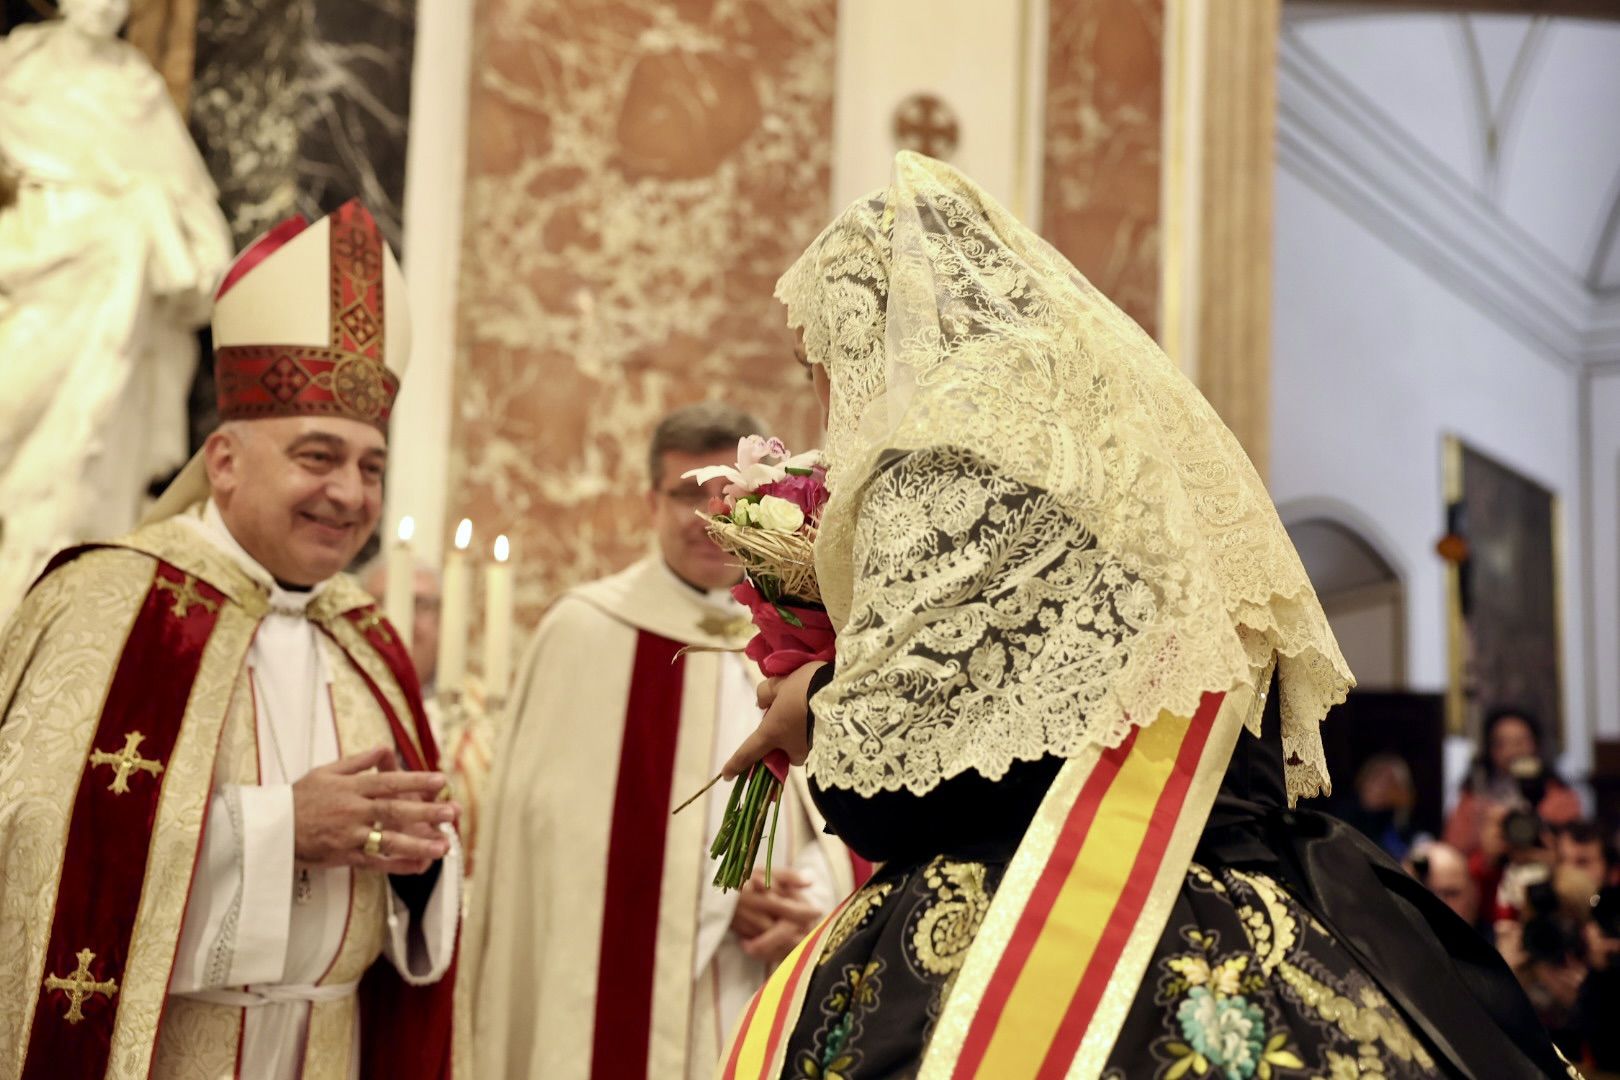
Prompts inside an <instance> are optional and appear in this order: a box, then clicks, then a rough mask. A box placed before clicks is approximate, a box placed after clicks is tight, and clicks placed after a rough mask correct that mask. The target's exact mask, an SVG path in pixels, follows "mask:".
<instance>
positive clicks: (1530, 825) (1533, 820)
mask: <svg viewBox="0 0 1620 1080" xmlns="http://www.w3.org/2000/svg"><path fill="white" fill-rule="evenodd" d="M1482 741H1483V743H1484V746H1483V748H1482V750H1481V752H1480V755H1479V757H1478V758H1476V759H1475V761H1474V767H1473V768H1472V769H1471V770H1470V771H1469V774H1468V778H1467V779H1466V780H1464V781H1463V787H1462V793H1461V794H1460V795H1459V796H1458V799H1457V805H1456V808H1455V809H1453V810H1452V812H1451V816H1450V817H1449V818H1447V819H1446V827H1445V835H1444V837H1443V839H1444V840H1445V842H1446V843H1448V844H1450V845H1451V846H1452V847H1454V848H1456V849H1457V850H1458V851H1460V852H1462V853H1463V854H1464V855H1466V856H1468V857H1469V859H1470V862H1471V863H1475V862H1477V861H1478V860H1476V858H1475V857H1476V856H1477V855H1479V854H1480V853H1481V851H1482V849H1488V850H1484V854H1485V856H1486V857H1487V859H1488V860H1490V861H1495V862H1499V861H1501V860H1502V858H1503V857H1504V856H1505V855H1507V854H1508V853H1509V852H1510V851H1511V850H1513V849H1515V848H1530V847H1536V846H1538V845H1539V844H1540V840H1541V833H1542V829H1543V827H1548V826H1550V827H1554V828H1556V827H1559V826H1562V825H1567V824H1569V823H1570V822H1572V821H1575V820H1576V819H1578V818H1579V817H1580V816H1581V800H1580V798H1579V797H1578V796H1577V795H1576V794H1575V792H1574V791H1573V790H1572V789H1571V788H1570V786H1569V785H1568V784H1566V783H1564V781H1563V780H1562V779H1560V778H1559V776H1558V774H1557V773H1555V772H1554V771H1553V770H1552V768H1551V767H1550V766H1549V765H1548V764H1547V762H1546V760H1545V759H1544V758H1543V757H1542V753H1541V735H1540V732H1539V730H1538V729H1537V727H1536V721H1535V717H1534V716H1533V715H1532V714H1531V713H1530V712H1529V711H1528V710H1526V709H1519V708H1499V709H1493V710H1492V711H1491V712H1490V713H1489V714H1488V715H1487V716H1486V717H1485V730H1484V732H1483V736H1482ZM1493 811H1494V812H1493ZM1493 826H1499V827H1493ZM1475 877H1476V879H1480V878H1481V875H1480V874H1479V873H1478V872H1477V871H1476V874H1475ZM1485 883H1486V882H1485V881H1483V880H1482V884H1485ZM1485 895H1487V896H1488V895H1490V894H1489V892H1488V891H1487V892H1486V893H1485Z"/></svg>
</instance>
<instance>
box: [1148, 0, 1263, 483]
mask: <svg viewBox="0 0 1620 1080" xmlns="http://www.w3.org/2000/svg"><path fill="white" fill-rule="evenodd" d="M1279 19H1280V7H1279V0H1166V10H1165V64H1164V79H1165V86H1164V100H1165V113H1166V115H1165V124H1164V132H1165V147H1164V161H1165V170H1164V180H1165V182H1164V185H1163V196H1162V198H1163V207H1162V220H1163V222H1164V250H1163V258H1162V260H1161V271H1160V272H1161V283H1162V287H1161V289H1160V301H1159V303H1160V312H1159V314H1160V319H1159V325H1160V327H1161V331H1160V337H1161V340H1162V341H1163V343H1164V347H1165V350H1166V351H1167V352H1168V353H1169V354H1170V356H1171V358H1172V359H1174V360H1175V361H1176V363H1178V364H1179V365H1180V366H1181V369H1182V370H1183V371H1184V372H1186V373H1187V375H1188V377H1189V378H1191V379H1192V380H1193V381H1194V382H1195V383H1196V384H1197V385H1198V388H1199V389H1200V390H1201V391H1203V393H1204V396H1205V397H1207V398H1208V399H1209V402H1210V404H1211V405H1213V406H1214V407H1215V411H1216V412H1218V413H1220V415H1221V418H1222V419H1223V420H1225V421H1226V423H1227V426H1229V427H1230V428H1231V429H1232V431H1233V432H1234V433H1235V434H1236V435H1237V437H1238V441H1239V442H1241V443H1242V444H1243V447H1244V449H1245V450H1247V451H1248V453H1249V457H1250V458H1252V459H1253V460H1254V465H1255V468H1256V469H1258V470H1259V471H1260V475H1261V476H1262V477H1263V476H1265V475H1266V469H1267V464H1268V460H1267V459H1268V455H1269V451H1270V442H1271V263H1272V252H1271V227H1272V183H1273V165H1274V160H1275V149H1274V147H1275V137H1276V115H1277V33H1278V24H1279Z"/></svg>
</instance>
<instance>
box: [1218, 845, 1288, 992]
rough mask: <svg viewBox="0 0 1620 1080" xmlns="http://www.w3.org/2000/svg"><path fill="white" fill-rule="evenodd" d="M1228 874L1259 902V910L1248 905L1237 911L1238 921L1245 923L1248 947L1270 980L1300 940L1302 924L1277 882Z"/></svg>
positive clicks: (1236, 871) (1233, 872) (1246, 875)
mask: <svg viewBox="0 0 1620 1080" xmlns="http://www.w3.org/2000/svg"><path fill="white" fill-rule="evenodd" d="M1229 873H1230V874H1231V875H1232V876H1233V877H1234V878H1236V879H1237V880H1239V881H1241V882H1242V883H1243V884H1245V885H1247V886H1248V887H1249V888H1250V889H1251V890H1252V891H1253V892H1254V894H1255V895H1256V896H1258V897H1259V898H1260V904H1261V908H1260V909H1257V908H1255V907H1253V906H1250V905H1247V904H1246V905H1244V906H1242V907H1240V908H1238V918H1240V919H1242V920H1243V930H1244V932H1245V933H1246V934H1248V935H1249V947H1250V948H1252V949H1253V950H1254V952H1255V955H1256V956H1257V957H1259V960H1260V970H1261V971H1262V972H1263V973H1264V974H1265V975H1266V976H1267V977H1268V978H1269V977H1270V976H1271V973H1272V972H1273V971H1275V970H1276V969H1277V965H1278V964H1280V963H1282V961H1283V957H1285V956H1287V955H1288V951H1289V950H1290V949H1292V948H1293V947H1294V943H1295V941H1297V940H1298V938H1299V924H1298V922H1297V921H1296V920H1295V918H1294V916H1293V914H1292V913H1291V912H1290V911H1289V908H1288V905H1287V904H1286V903H1285V902H1284V894H1283V891H1282V890H1281V889H1280V888H1278V886H1277V883H1276V882H1274V881H1272V880H1271V879H1270V878H1267V877H1264V876H1261V875H1254V874H1245V873H1242V872H1241V871H1238V870H1232V871H1229ZM1262 909H1263V910H1262Z"/></svg>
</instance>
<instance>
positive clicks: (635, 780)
mask: <svg viewBox="0 0 1620 1080" xmlns="http://www.w3.org/2000/svg"><path fill="white" fill-rule="evenodd" d="M681 648H682V645H681V643H680V642H678V641H671V640H669V639H668V638H663V637H659V636H657V635H656V634H651V633H648V632H647V631H645V630H643V631H642V632H641V633H640V635H639V636H638V638H637V640H636V656H635V662H634V665H633V667H632V669H631V676H630V700H629V703H628V704H627V705H626V707H625V717H624V742H623V744H622V746H621V748H620V751H619V771H618V781H617V785H616V787H615V789H614V796H613V831H612V833H611V834H610V839H609V841H608V857H607V859H608V861H607V885H606V891H605V905H604V908H603V912H602V946H601V951H600V953H599V954H598V961H597V969H596V1023H595V1029H594V1032H593V1035H592V1041H591V1078H592V1080H636V1078H637V1077H646V1076H647V1066H648V1061H647V1056H648V1047H649V1044H650V1041H651V1038H652V1006H653V975H654V963H655V960H656V958H657V952H658V948H657V946H658V907H659V899H660V897H661V896H662V894H663V877H664V845H665V841H666V839H667V830H668V825H669V811H670V792H671V790H672V789H673V787H674V783H675V749H676V745H677V743H678V741H679V737H680V723H681V695H682V689H683V686H684V682H685V673H686V661H685V659H684V658H682V657H681V655H680V651H681Z"/></svg>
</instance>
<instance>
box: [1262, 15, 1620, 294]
mask: <svg viewBox="0 0 1620 1080" xmlns="http://www.w3.org/2000/svg"><path fill="white" fill-rule="evenodd" d="M1285 17H1286V19H1287V22H1288V24H1289V28H1290V31H1291V32H1292V33H1293V34H1295V35H1297V37H1298V38H1299V39H1300V40H1302V41H1303V43H1304V44H1305V45H1306V46H1307V47H1308V48H1309V49H1310V52H1311V53H1312V54H1314V55H1315V56H1317V57H1319V58H1320V59H1321V61H1322V62H1323V63H1324V64H1325V65H1327V66H1328V67H1329V68H1331V69H1332V70H1333V71H1334V72H1336V73H1337V74H1338V75H1340V76H1342V77H1343V78H1344V79H1345V80H1347V81H1348V82H1350V83H1351V84H1352V85H1353V86H1354V87H1355V88H1356V90H1358V91H1360V93H1361V94H1362V95H1364V96H1365V98H1367V99H1368V100H1369V101H1370V102H1371V103H1372V104H1373V106H1374V107H1375V108H1376V111H1377V113H1378V114H1380V115H1379V119H1381V120H1383V121H1386V122H1387V124H1388V125H1389V127H1390V128H1391V129H1393V131H1394V132H1396V133H1399V134H1401V135H1403V136H1404V137H1405V138H1406V140H1407V141H1409V142H1410V143H1411V144H1413V145H1414V147H1416V148H1418V149H1419V150H1420V151H1421V152H1426V154H1427V155H1428V156H1430V157H1432V159H1433V160H1434V162H1435V163H1436V164H1437V165H1438V166H1439V167H1440V169H1441V170H1442V171H1443V173H1444V174H1450V175H1451V176H1452V177H1453V178H1454V180H1455V181H1456V183H1457V184H1458V185H1460V186H1461V187H1462V188H1463V189H1464V190H1466V191H1467V192H1468V193H1469V194H1470V195H1471V196H1472V197H1474V198H1477V199H1478V200H1479V201H1480V202H1481V203H1483V204H1485V205H1486V206H1488V207H1490V208H1492V209H1493V210H1494V211H1495V212H1497V213H1498V214H1500V215H1501V217H1502V218H1503V219H1505V220H1506V221H1507V222H1509V223H1511V224H1512V225H1513V226H1516V227H1517V228H1518V229H1520V230H1522V231H1523V232H1524V233H1526V234H1527V235H1528V237H1529V238H1530V239H1531V240H1533V242H1534V243H1535V244H1537V245H1538V246H1540V247H1541V248H1543V249H1545V251H1546V252H1547V253H1548V254H1549V255H1550V256H1551V257H1552V259H1553V260H1555V261H1556V262H1557V263H1558V264H1559V265H1560V266H1562V267H1565V268H1567V269H1568V270H1569V272H1570V273H1571V274H1572V275H1573V276H1574V277H1575V278H1577V279H1579V280H1580V281H1582V282H1584V283H1585V285H1586V287H1587V288H1588V289H1590V290H1591V291H1592V293H1593V294H1594V298H1596V297H1608V296H1620V22H1598V21H1587V20H1578V19H1559V18H1547V17H1532V16H1517V15H1467V14H1439V13H1419V12H1414V13H1394V14H1391V13H1387V12H1382V11H1380V12H1374V13H1368V12H1367V10H1366V9H1357V8H1355V7H1353V6H1351V5H1332V6H1328V7H1314V6H1310V5H1300V6H1297V7H1296V6H1292V5H1291V6H1289V7H1288V8H1287V9H1286V16H1285Z"/></svg>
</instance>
